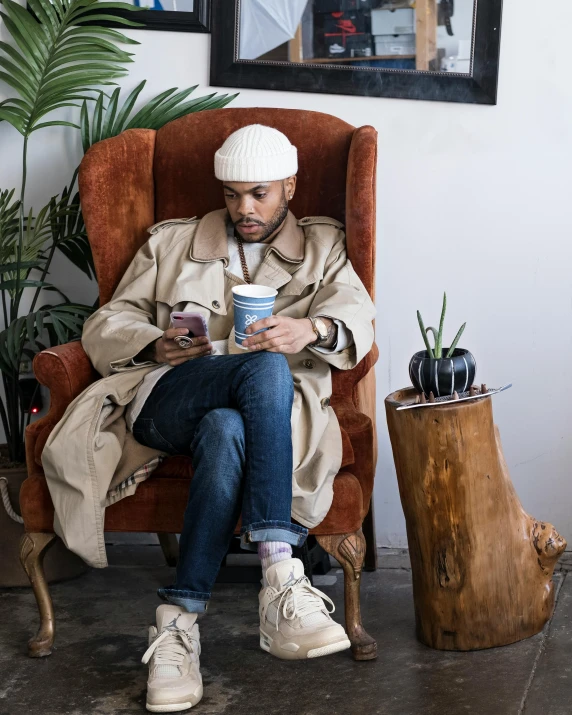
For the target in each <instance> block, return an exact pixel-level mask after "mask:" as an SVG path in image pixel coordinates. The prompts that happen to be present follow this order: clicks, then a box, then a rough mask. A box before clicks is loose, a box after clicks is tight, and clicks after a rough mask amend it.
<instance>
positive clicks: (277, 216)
mask: <svg viewBox="0 0 572 715" xmlns="http://www.w3.org/2000/svg"><path fill="white" fill-rule="evenodd" d="M287 215H288V202H287V201H286V192H285V191H284V188H282V201H281V202H280V206H279V207H278V208H277V209H276V211H275V212H274V216H272V218H271V219H270V221H269V222H268V223H262V222H261V221H250V223H251V224H253V223H256V224H258V225H259V226H262V227H263V229H264V230H263V232H262V236H261V237H260V238H250V237H248V236H246V237H245V236H241V238H242V240H243V241H244V242H245V243H262V241H266V239H267V238H268V237H269V236H271V235H272V234H273V233H274V231H276V229H277V228H278V226H280V224H281V223H283V221H284V220H285V219H286V216H287ZM243 221H244V219H240V221H237V222H236V223H235V224H234V225H235V227H236V226H238V225H239V224H240V223H242V222H243Z"/></svg>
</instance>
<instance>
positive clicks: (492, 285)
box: [0, 0, 572, 546]
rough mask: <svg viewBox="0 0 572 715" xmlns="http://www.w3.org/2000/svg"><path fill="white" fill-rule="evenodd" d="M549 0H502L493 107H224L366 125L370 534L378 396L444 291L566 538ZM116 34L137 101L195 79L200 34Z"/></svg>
mask: <svg viewBox="0 0 572 715" xmlns="http://www.w3.org/2000/svg"><path fill="white" fill-rule="evenodd" d="M552 9H553V12H554V15H553V16H559V17H560V18H561V19H560V22H559V23H557V24H556V25H550V26H545V27H544V26H543V25H542V24H541V23H538V22H537V20H536V17H537V11H538V4H537V3H535V2H533V0H519V2H518V3H517V2H507V3H505V12H504V18H503V38H502V53H501V61H500V68H501V71H500V86H499V103H498V105H497V106H496V107H484V106H472V105H467V104H444V103H437V102H414V101H403V100H396V99H378V98H367V97H349V96H333V95H325V94H303V93H289V92H270V91H268V92H267V91H253V90H252V91H251V90H244V91H242V92H241V94H240V97H239V98H238V99H237V100H236V101H235V104H234V106H253V105H254V106H275V107H293V108H300V109H313V110H317V111H322V112H329V113H331V114H334V115H336V116H339V117H341V118H342V119H344V120H345V121H347V122H350V123H351V124H354V125H361V124H372V125H373V126H375V127H376V129H377V130H378V132H379V167H378V177H379V179H378V217H379V219H378V231H377V235H378V272H377V305H378V310H379V318H378V320H377V341H378V344H379V348H380V353H381V357H380V361H379V365H378V370H377V375H378V402H379V422H378V424H379V443H380V457H379V464H378V473H377V482H376V489H375V496H376V521H377V531H378V539H379V543H380V544H382V545H392V546H400V545H405V544H406V539H405V527H404V521H403V515H402V511H401V505H400V502H399V495H398V491H397V486H396V481H395V473H394V469H393V463H392V458H391V453H390V449H389V443H388V438H387V434H386V426H385V418H384V411H383V398H384V397H385V396H386V395H387V394H388V393H389V392H390V391H392V390H395V389H397V388H399V387H402V386H405V385H406V384H407V383H408V376H407V365H408V362H409V358H410V356H411V355H412V353H413V352H414V351H416V350H419V349H421V348H422V344H421V337H420V335H419V331H418V327H417V324H416V319H415V310H416V309H417V308H420V309H421V310H422V312H423V314H424V316H425V318H426V320H427V322H431V323H434V322H435V321H436V320H437V319H438V312H439V307H440V301H441V295H442V292H443V290H444V289H446V290H447V292H448V297H449V306H450V308H449V313H448V319H447V325H446V330H447V336H449V339H450V338H451V337H452V336H453V335H454V333H455V332H456V330H457V328H458V327H459V325H460V324H461V323H462V322H463V321H465V320H466V321H467V322H468V326H467V330H466V333H465V336H464V337H463V341H462V343H463V347H467V348H470V349H471V350H472V351H473V353H474V354H475V356H476V358H477V362H478V365H479V374H478V377H479V378H480V379H482V380H483V381H485V382H486V383H487V384H488V385H500V384H501V383H504V382H508V381H512V382H513V383H514V387H513V389H512V390H509V391H508V392H506V393H504V394H503V395H500V396H498V397H496V398H494V408H495V416H496V420H497V423H498V424H499V426H500V430H501V434H502V437H503V441H504V447H505V452H506V457H507V460H508V464H509V466H510V469H511V474H512V479H513V482H514V484H515V487H516V489H517V491H518V493H519V495H520V497H521V499H522V502H523V505H524V507H525V509H527V510H528V511H530V512H532V513H533V514H534V516H536V517H538V518H540V519H546V520H550V521H552V522H553V523H554V524H555V525H556V526H557V528H558V529H559V530H560V531H561V533H562V534H563V535H564V536H565V537H567V538H568V540H569V541H570V542H572V513H571V509H570V504H571V502H572V480H571V479H570V465H571V464H572V439H571V435H570V425H571V424H572V402H571V401H570V400H568V399H567V390H566V389H565V388H566V386H567V382H566V376H567V374H568V371H569V365H570V362H571V359H572V344H571V342H572V340H571V335H572V290H571V282H572V281H571V277H570V263H571V259H572V247H571V245H570V241H571V239H572V230H571V229H572V219H571V217H570V198H568V199H567V198H566V197H567V196H568V197H569V195H570V177H569V170H570V166H571V165H572V129H571V127H572V88H571V87H572V85H571V83H570V78H569V72H568V62H567V60H566V47H567V43H568V27H569V26H570V25H571V24H572V5H571V4H570V3H569V2H568V0H552ZM132 35H133V37H136V38H137V39H139V40H140V41H141V42H142V45H141V46H140V47H139V48H136V49H135V52H136V54H137V57H136V62H135V64H134V66H133V69H132V72H131V76H130V77H129V79H128V80H127V81H126V82H124V84H125V85H126V86H127V87H129V88H131V87H133V86H134V85H135V84H136V83H137V82H138V81H139V80H140V79H142V78H148V80H149V83H148V85H147V88H146V96H147V97H149V96H150V95H152V94H154V93H157V92H159V91H160V90H162V89H164V88H166V87H170V86H179V87H182V86H189V85H191V84H196V83H200V86H201V89H202V91H203V92H204V88H206V85H207V82H208V64H209V43H210V38H209V37H208V36H204V35H198V34H183V33H181V34H175V33H158V32H133V33H132ZM5 89H6V88H5V87H4V86H0V98H2V94H3V93H4V92H5ZM221 91H222V90H221ZM231 91H234V90H231ZM70 136H71V135H70V132H68V131H67V130H60V129H54V130H46V131H45V132H44V133H43V134H41V135H38V136H37V137H36V138H35V139H34V140H33V143H32V147H31V156H32V171H31V184H32V187H33V189H32V191H31V192H30V196H31V197H32V198H33V200H34V201H35V202H39V201H40V200H44V199H45V198H47V197H48V196H49V194H50V193H51V192H57V191H59V190H60V188H61V186H62V184H63V182H64V181H65V180H66V178H67V177H68V175H69V174H70V173H71V169H72V168H73V166H74V165H75V163H76V162H77V160H78V158H79V150H78V146H77V141H76V140H72V139H71V138H70ZM18 151H19V150H18V135H17V134H16V132H15V131H14V130H13V129H11V128H10V127H9V126H7V125H6V124H5V123H2V124H0V153H1V154H0V155H1V162H0V187H7V186H12V185H15V184H16V183H17V182H18V181H19V168H18V163H17V162H18V156H19V153H18ZM53 278H54V280H55V281H56V282H58V283H59V284H60V285H62V286H63V287H65V289H67V290H69V291H70V295H71V297H72V298H76V299H78V300H79V299H84V300H92V297H93V296H94V290H93V287H89V286H86V285H85V282H84V281H83V279H82V278H81V276H79V277H78V276H76V275H74V273H73V272H72V271H70V270H68V265H66V262H65V261H64V259H63V258H62V259H61V260H60V262H59V263H58V266H57V268H56V270H55V271H54V276H53ZM561 388H564V389H561Z"/></svg>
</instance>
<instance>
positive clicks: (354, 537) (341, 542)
mask: <svg viewBox="0 0 572 715" xmlns="http://www.w3.org/2000/svg"><path fill="white" fill-rule="evenodd" d="M316 539H317V540H318V543H319V544H320V545H321V546H322V548H324V549H325V550H326V551H327V552H328V553H329V554H331V555H332V556H333V557H334V558H336V559H337V560H338V561H339V562H340V564H341V565H342V568H343V569H344V602H345V613H346V629H347V632H348V637H349V639H350V641H351V644H352V653H353V656H354V658H355V660H373V659H374V658H377V643H376V642H375V641H374V639H373V638H372V637H371V636H370V635H368V633H366V631H365V630H364V627H363V626H362V623H361V612H360V600H359V591H360V581H361V570H362V567H363V562H364V558H365V538H364V536H363V533H362V530H361V529H359V530H358V531H355V532H354V533H352V534H335V535H331V536H330V535H328V536H318V535H316Z"/></svg>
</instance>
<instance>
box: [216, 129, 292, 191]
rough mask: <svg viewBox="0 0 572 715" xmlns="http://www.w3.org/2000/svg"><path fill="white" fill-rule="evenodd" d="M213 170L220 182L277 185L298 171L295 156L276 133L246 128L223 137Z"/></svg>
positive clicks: (285, 140)
mask: <svg viewBox="0 0 572 715" xmlns="http://www.w3.org/2000/svg"><path fill="white" fill-rule="evenodd" d="M214 166H215V176H216V178H217V179H221V180H222V181H249V182H250V181H277V180H278V179H286V178H287V177H288V176H293V175H294V174H295V173H296V172H297V171H298V152H297V150H296V147H295V146H293V145H292V144H290V140H289V139H288V137H287V136H286V135H285V134H282V132H279V131H278V129H273V128H272V127H267V126H265V125H264V124H249V125H248V126H246V127H242V129H237V131H236V132H233V133H232V134H231V135H230V136H229V137H227V139H226V141H225V142H224V144H223V145H222V146H221V148H220V149H219V150H218V151H217V152H216V154H215V159H214Z"/></svg>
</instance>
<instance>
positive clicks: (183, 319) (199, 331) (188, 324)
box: [171, 311, 210, 347]
mask: <svg viewBox="0 0 572 715" xmlns="http://www.w3.org/2000/svg"><path fill="white" fill-rule="evenodd" d="M171 327H172V328H188V330H189V332H188V333H187V334H186V335H177V336H176V337H175V338H174V340H175V342H176V343H178V344H179V345H180V346H181V347H190V345H189V340H188V339H189V338H201V337H204V336H206V337H207V338H209V342H210V336H209V329H208V327H207V321H206V320H205V319H204V317H203V316H202V315H201V314H200V313H191V312H189V313H187V312H185V311H174V312H172V313H171Z"/></svg>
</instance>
